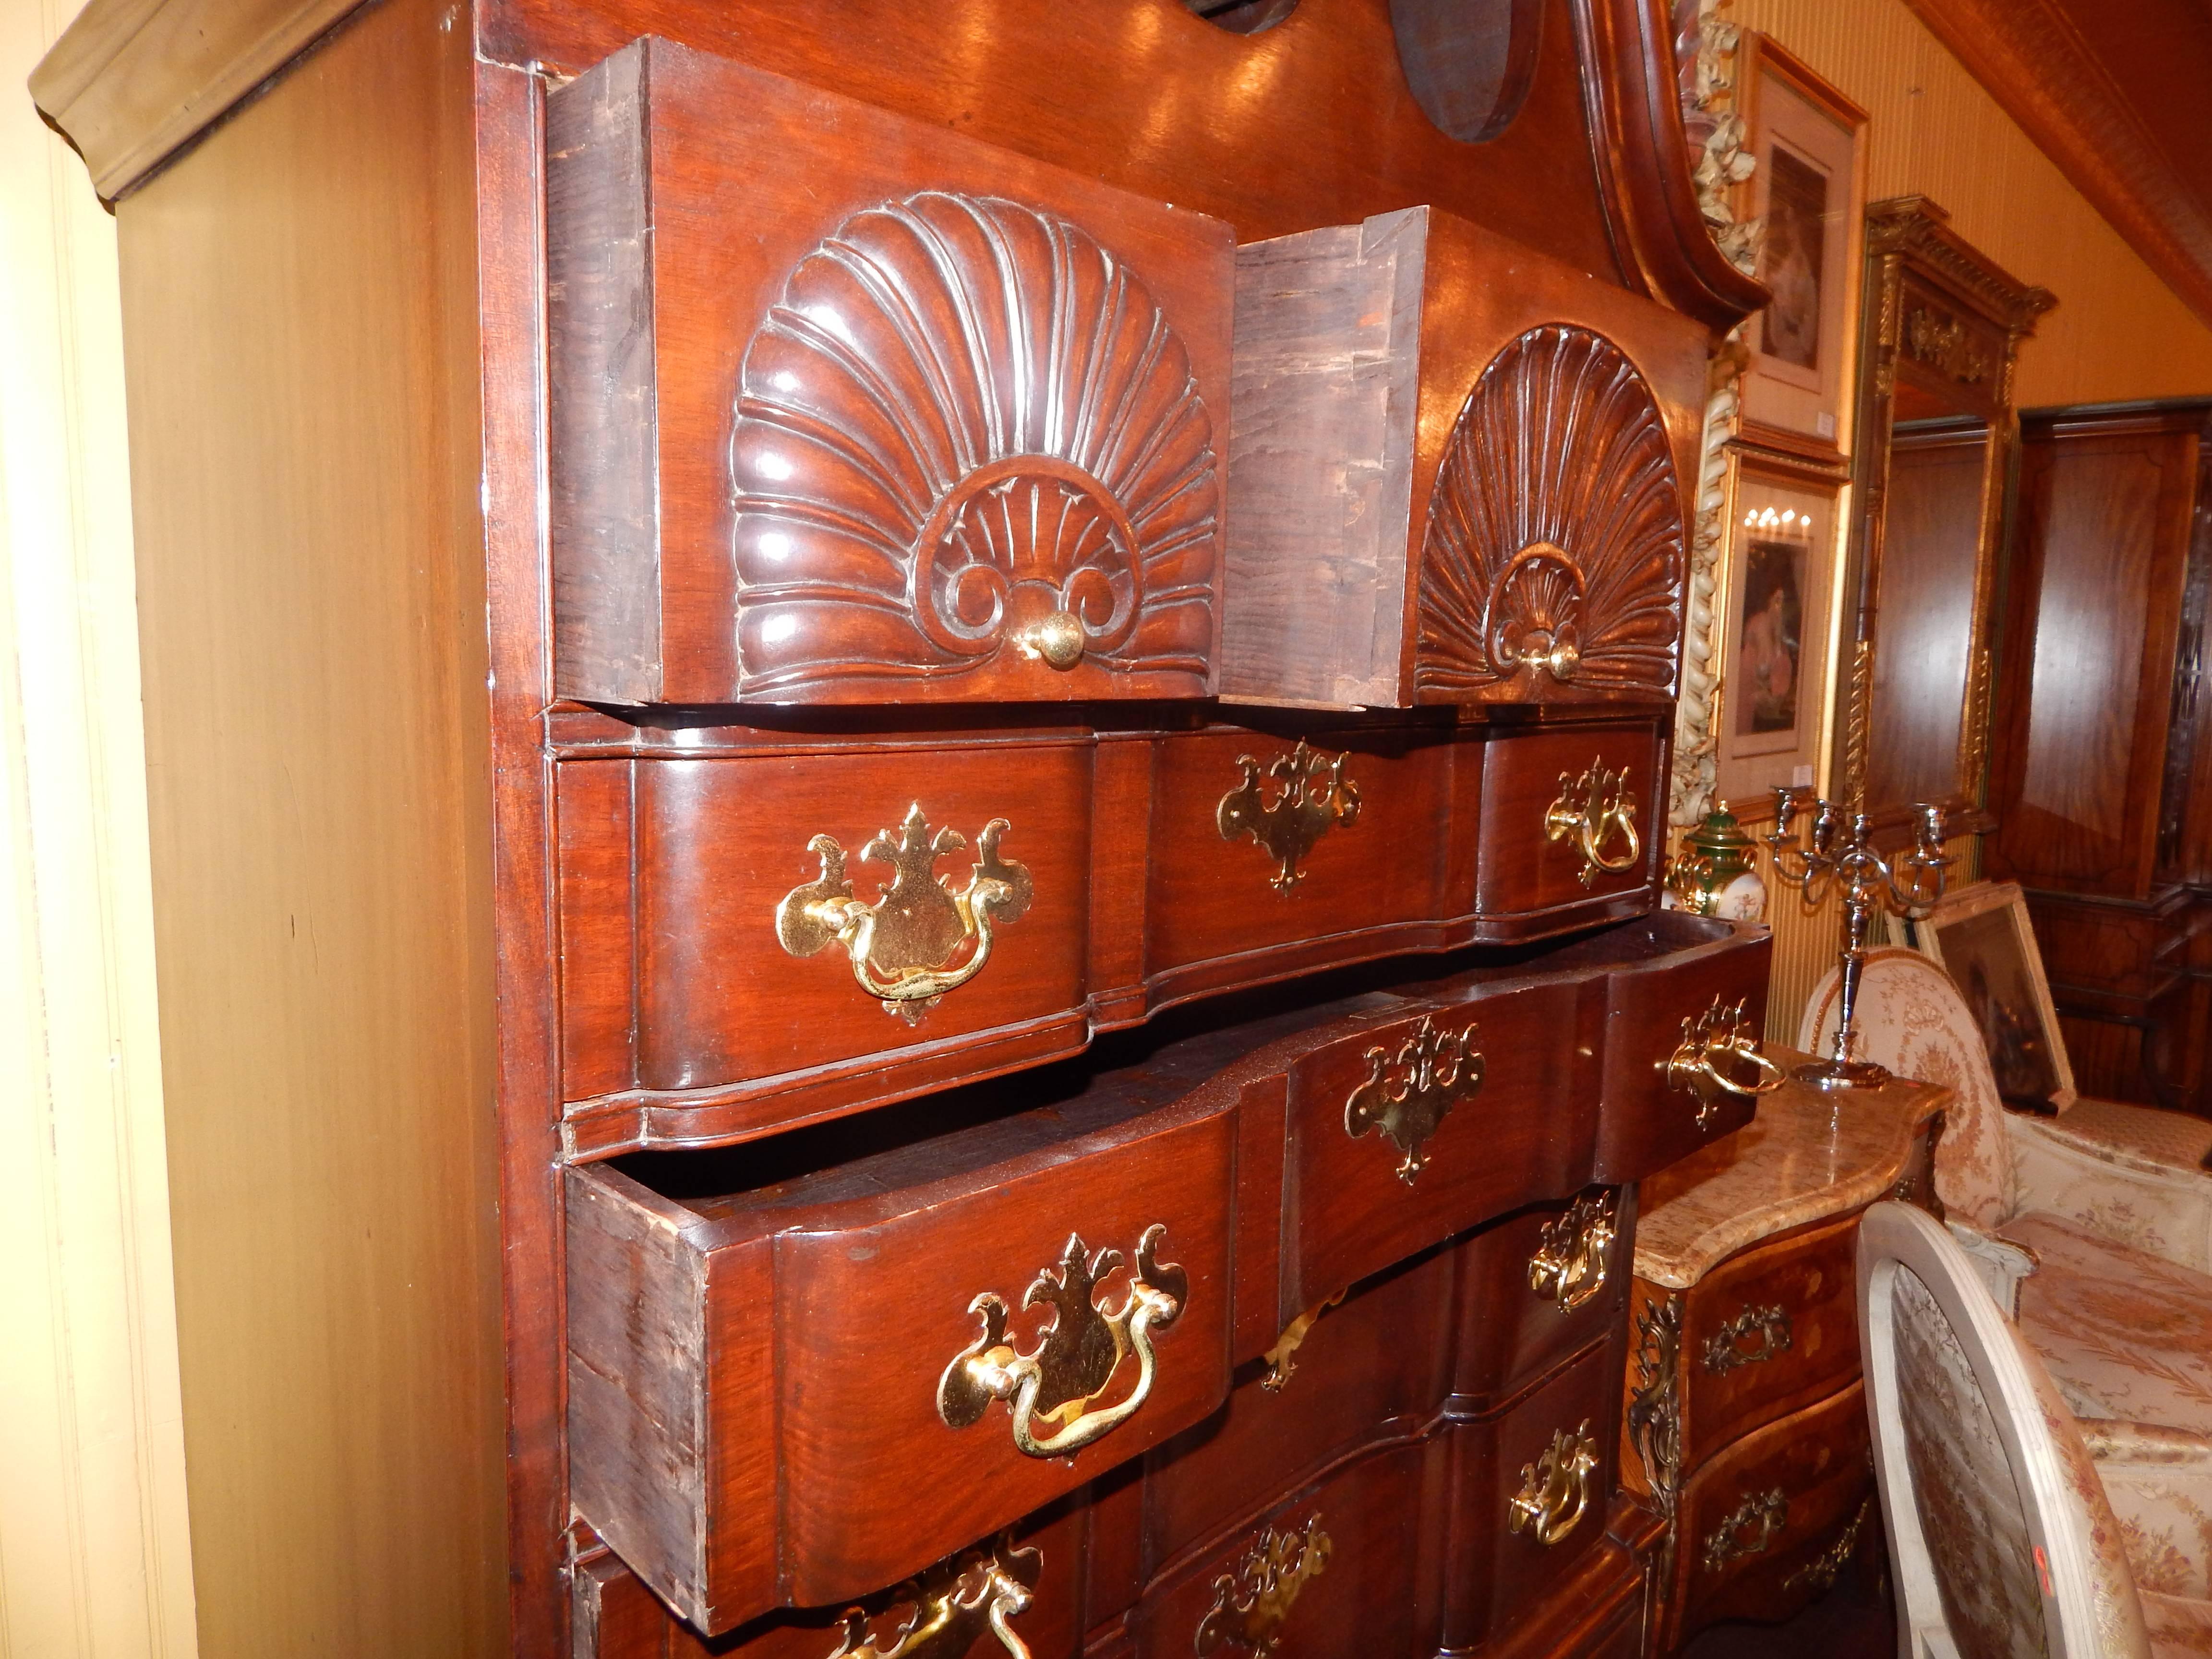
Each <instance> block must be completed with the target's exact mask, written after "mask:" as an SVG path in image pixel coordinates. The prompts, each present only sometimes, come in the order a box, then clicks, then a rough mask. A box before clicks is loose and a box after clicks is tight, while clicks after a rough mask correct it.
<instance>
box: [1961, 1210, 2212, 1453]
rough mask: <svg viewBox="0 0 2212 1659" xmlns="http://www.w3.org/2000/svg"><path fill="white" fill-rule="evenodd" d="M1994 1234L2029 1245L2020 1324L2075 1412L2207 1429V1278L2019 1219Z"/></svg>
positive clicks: (2210, 1366) (2069, 1225)
mask: <svg viewBox="0 0 2212 1659" xmlns="http://www.w3.org/2000/svg"><path fill="white" fill-rule="evenodd" d="M1998 1236H1999V1237H2002V1238H2005V1239H2008V1240H2009V1241H2011V1242H2012V1243H2015V1244H2021V1245H2024V1246H2026V1247H2027V1249H2030V1250H2032V1251H2033V1252H2034V1253H2035V1255H2036V1257H2037V1259H2038V1265H2037V1267H2036V1270H2035V1272H2034V1273H2032V1274H2031V1275H2029V1277H2028V1278H2027V1279H2026V1281H2024V1282H2023V1283H2022V1284H2021V1289H2020V1316H2019V1317H2020V1329H2021V1334H2022V1335H2023V1336H2025V1337H2026V1338H2027V1341H2028V1344H2029V1346H2031V1347H2033V1349H2034V1350H2035V1352H2037V1353H2038V1354H2039V1355H2041V1356H2042V1358H2043V1362H2044V1364H2046V1365H2047V1366H2049V1367H2050V1369H2051V1376H2052V1377H2053V1379H2054V1380H2055V1381H2056V1382H2057V1384H2058V1389H2059V1392H2060V1393H2061V1394H2062V1395H2064V1396H2065V1399H2066V1403H2067V1404H2068V1405H2069V1406H2070V1407H2073V1409H2074V1412H2075V1415H2077V1416H2082V1417H2110V1418H2118V1419H2124V1420H2126V1421H2129V1422H2133V1423H2148V1424H2159V1425H2164V1426H2166V1427H2168V1428H2175V1429H2186V1430H2189V1431H2192V1432H2194V1433H2197V1434H2203V1435H2212V1275H2207V1274H2204V1273H2192V1272H2191V1271H2190V1270H2189V1269H2188V1268H2186V1267H2176V1266H2175V1265H2174V1264H2173V1263H2172V1262H2170V1261H2162V1260H2160V1258H2158V1257H2157V1256H2154V1255H2148V1254H2147V1253H2146V1252H2144V1251H2142V1250H2137V1249H2130V1247H2128V1246H2127V1245H2124V1244H2116V1243H2112V1241H2111V1240H2109V1239H2106V1238H2100V1237H2098V1236H2097V1235H2095V1234H2093V1233H2091V1232H2089V1231H2087V1230H2086V1229H2084V1228H2082V1227H2081V1226H2078V1225H2075V1223H2073V1222H2071V1221H2069V1220H2067V1219H2065V1218H2062V1217H2058V1216H2053V1215H2044V1214H2032V1215H2026V1216H2022V1217H2021V1218H2020V1219H2019V1220H2017V1221H2014V1222H2011V1223H2009V1224H2008V1225H2005V1226H2004V1227H2002V1228H2001V1229H1999V1230H1998Z"/></svg>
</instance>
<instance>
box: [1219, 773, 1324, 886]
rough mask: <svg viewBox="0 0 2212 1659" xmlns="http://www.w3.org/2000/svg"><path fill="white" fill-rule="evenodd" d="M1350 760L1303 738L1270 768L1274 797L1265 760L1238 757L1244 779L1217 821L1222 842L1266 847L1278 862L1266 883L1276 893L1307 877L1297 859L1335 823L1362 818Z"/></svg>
mask: <svg viewBox="0 0 2212 1659" xmlns="http://www.w3.org/2000/svg"><path fill="white" fill-rule="evenodd" d="M1348 758H1349V757H1347V756H1344V755H1325V754H1323V753H1322V752H1321V751H1320V750H1317V749H1309V748H1308V747H1306V743H1305V739H1304V738H1299V739H1298V746H1297V748H1296V749H1293V750H1291V752H1290V753H1289V754H1287V755H1283V756H1279V757H1277V758H1276V760H1275V761H1274V763H1273V764H1272V765H1270V766H1269V767H1268V768H1267V776H1268V778H1269V779H1270V780H1271V781H1273V782H1275V783H1277V784H1279V785H1280V786H1281V792H1280V793H1279V794H1277V795H1276V797H1275V799H1273V800H1272V801H1270V800H1267V799H1266V798H1265V795H1264V793H1263V792H1262V791H1261V787H1260V763H1259V762H1258V761H1256V760H1255V759H1253V758H1252V757H1251V756H1249V755H1239V756H1238V757H1237V765H1238V766H1239V767H1241V768H1243V772H1244V779H1243V782H1241V783H1239V784H1238V785H1237V787H1235V788H1234V789H1231V791H1230V792H1229V793H1227V794H1225V795H1224V796H1223V797H1222V798H1221V805H1218V807H1216V808H1215V809H1214V812H1213V821H1214V823H1216V824H1217V825H1218V826H1219V828H1220V830H1221V839H1222V840H1224V841H1235V840H1236V839H1237V836H1251V837H1252V839H1253V840H1254V841H1255V842H1258V843H1259V844H1260V845H1261V847H1262V848H1265V849H1266V850H1267V853H1268V854H1269V855H1270V856H1271V857H1273V859H1274V860H1275V863H1276V865H1277V866H1278V868H1277V869H1276V872H1275V873H1274V874H1273V875H1272V876H1270V877H1268V878H1267V884H1268V885H1269V886H1270V887H1273V889H1274V890H1276V891H1277V892H1279V893H1287V892H1289V891H1290V890H1291V888H1293V887H1295V886H1297V884H1298V883H1299V882H1301V881H1303V880H1304V878H1305V874H1304V872H1303V871H1301V870H1300V869H1299V868H1298V860H1301V859H1303V858H1304V857H1305V855H1306V854H1309V853H1310V852H1312V851H1313V849H1314V843H1315V842H1318V841H1319V840H1320V839H1321V838H1322V836H1324V835H1326V834H1327V833H1328V829H1329V826H1330V825H1331V824H1341V825H1342V826H1343V827H1344V828H1346V829H1351V828H1352V825H1353V824H1355V823H1358V821H1359V786H1358V784H1356V783H1352V782H1350V781H1346V777H1345V775H1344V763H1345V762H1346V760H1347V759H1348Z"/></svg>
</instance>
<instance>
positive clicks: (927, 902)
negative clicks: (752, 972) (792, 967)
mask: <svg viewBox="0 0 2212 1659" xmlns="http://www.w3.org/2000/svg"><path fill="white" fill-rule="evenodd" d="M1011 827H1012V826H1011V825H1009V824H1008V823H1007V822H1006V819H1004V818H993V819H992V820H991V821H990V822H989V823H987V824H985V825H984V826H983V833H982V834H981V836H977V837H976V858H975V866H974V868H973V869H972V870H971V871H970V872H969V877H968V884H967V886H965V887H963V888H962V889H961V890H959V891H958V892H957V893H956V892H954V891H953V890H951V888H949V887H947V886H946V885H945V882H944V879H943V878H940V877H939V875H938V874H937V860H939V859H940V858H942V857H944V856H945V854H947V853H957V852H959V851H961V850H962V849H963V848H965V847H966V846H967V845H968V842H967V838H966V837H965V836H962V835H961V834H960V833H959V832H958V831H957V830H954V829H940V830H939V831H938V832H937V834H936V835H935V836H931V834H930V833H929V820H928V819H927V818H926V817H923V816H922V811H921V806H920V805H915V806H910V807H908V809H907V815H906V817H905V820H904V821H903V822H902V823H901V824H900V825H899V833H898V835H897V836H896V838H894V837H893V836H892V834H891V832H890V830H888V829H878V831H877V832H876V836H875V839H874V840H872V841H871V842H868V844H867V845H866V847H863V848H861V849H860V857H861V859H862V860H864V861H866V862H869V863H876V864H888V865H890V866H891V869H892V871H893V872H894V874H893V876H892V878H891V884H890V887H888V888H886V889H885V890H884V891H883V893H882V895H881V896H879V897H878V899H877V900H876V902H874V903H873V904H863V903H861V902H860V900H858V899H856V898H854V896H853V884H852V883H851V881H849V880H848V879H847V878H846V875H845V849H844V848H843V847H842V846H841V845H840V844H839V843H838V842H836V840H835V839H834V838H833V837H831V836H815V837H814V839H813V840H812V841H811V842H807V844H806V847H807V850H808V851H809V852H811V853H812V854H814V855H815V856H816V857H817V858H819V859H820V860H822V875H821V878H820V879H818V880H816V881H810V882H808V883H807V884H805V886H803V887H794V888H793V889H792V890H790V891H789V892H788V893H786V894H785V895H784V896H783V900H782V902H781V903H780V904H778V905H777V906H776V907H775V936H776V938H777V939H778V940H779V941H780V942H781V944H782V945H783V948H784V949H785V950H787V951H790V952H791V954H792V955H793V956H795V957H811V956H812V955H813V954H814V953H815V952H816V951H821V950H823V949H825V948H827V947H828V946H829V945H832V944H837V945H843V946H844V947H845V953H846V955H847V956H848V957H850V958H851V959H852V963H853V977H854V979H855V980H857V981H860V988H861V989H863V990H865V991H866V992H867V993H868V994H870V995H871V996H874V997H879V998H881V999H882V1000H883V1005H884V1012H885V1013H887V1014H897V1015H898V1016H900V1017H901V1018H903V1019H904V1020H906V1021H907V1023H908V1024H915V1022H917V1021H919V1020H920V1019H921V1017H922V1015H923V1013H925V1012H927V1010H928V1009H929V1008H930V1007H931V1006H933V1005H934V1004H935V1003H936V1001H937V1000H938V998H939V997H941V996H943V995H944V994H945V993H946V992H947V991H951V990H953V989H956V988H957V987H960V986H963V985H965V984H966V983H967V982H968V981H969V980H971V979H973V978H975V975H978V974H980V973H981V972H982V971H983V964H984V963H986V962H987V961H989V960H990V957H991V933H992V929H993V928H994V927H996V926H1000V925H1002V924H1004V923H1006V922H1010V921H1019V920H1020V919H1021V916H1022V913H1023V912H1024V911H1025V910H1027V909H1028V908H1030V872H1029V867H1028V866H1026V865H1023V864H1020V863H1018V862H1016V861H1015V860H1012V859H1001V858H1000V856H999V838H1000V836H1004V835H1005V834H1006V831H1007V830H1008V829H1010V828H1011Z"/></svg>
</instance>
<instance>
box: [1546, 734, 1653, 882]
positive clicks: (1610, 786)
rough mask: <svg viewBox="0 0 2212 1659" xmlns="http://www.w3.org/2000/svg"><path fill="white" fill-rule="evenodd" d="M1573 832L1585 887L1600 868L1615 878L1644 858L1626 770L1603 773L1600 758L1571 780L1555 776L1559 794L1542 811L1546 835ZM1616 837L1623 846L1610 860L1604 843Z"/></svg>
mask: <svg viewBox="0 0 2212 1659" xmlns="http://www.w3.org/2000/svg"><path fill="white" fill-rule="evenodd" d="M1570 836H1572V837H1573V839H1574V843H1575V849H1576V850H1577V852H1579V853H1580V854H1582V855H1583V867H1582V870H1581V872H1580V873H1579V875H1578V877H1577V879H1579V880H1580V881H1581V883H1582V884H1583V886H1585V887H1588V886H1589V884H1591V883H1593V882H1595V880H1596V879H1597V878H1598V874H1599V872H1601V871H1602V872H1604V873H1605V874H1607V875H1609V876H1617V875H1620V874H1621V873H1622V872H1625V871H1628V870H1633V869H1634V868H1635V867H1636V866H1637V864H1638V861H1639V860H1641V859H1642V858H1643V857H1644V838H1643V837H1642V836H1638V834H1637V833H1636V803H1635V802H1634V801H1632V800H1631V799H1629V798H1628V768H1626V767H1625V766H1624V767H1622V768H1621V769H1620V770H1619V771H1618V772H1612V771H1607V769H1606V764H1605V763H1604V762H1603V761H1602V760H1593V761H1592V762H1591V763H1589V769H1588V770H1586V771H1585V772H1584V773H1583V775H1582V776H1580V777H1578V778H1575V779H1572V780H1570V779H1569V778H1568V776H1567V775H1566V774H1565V772H1562V773H1560V774H1559V799H1556V800H1554V801H1553V803H1552V804H1551V805H1550V806H1549V807H1548V808H1547V810H1546V811H1545V813H1544V839H1545V840H1546V841H1565V840H1566V839H1568V837H1570ZM1613 841H1619V842H1623V843H1624V845H1623V847H1622V848H1621V850H1620V852H1619V853H1617V854H1613V856H1612V857H1610V858H1608V857H1607V855H1606V851H1605V848H1606V844H1607V842H1613Z"/></svg>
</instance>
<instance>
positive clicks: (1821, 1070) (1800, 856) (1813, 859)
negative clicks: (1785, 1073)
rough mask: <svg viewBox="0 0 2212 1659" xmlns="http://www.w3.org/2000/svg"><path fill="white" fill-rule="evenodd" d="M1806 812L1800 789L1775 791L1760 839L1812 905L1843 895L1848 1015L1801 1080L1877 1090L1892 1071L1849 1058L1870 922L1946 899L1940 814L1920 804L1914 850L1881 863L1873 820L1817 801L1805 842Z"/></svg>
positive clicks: (1778, 869) (1918, 912)
mask: <svg viewBox="0 0 2212 1659" xmlns="http://www.w3.org/2000/svg"><path fill="white" fill-rule="evenodd" d="M1810 793H1811V792H1810V791H1807V792H1806V794H1807V795H1808V796H1809V795H1810ZM1803 805H1804V799H1803V798H1801V796H1800V795H1799V793H1798V792H1797V791H1796V790H1795V789H1777V790H1776V791H1775V792H1774V829H1773V831H1772V833H1771V834H1769V835H1766V836H1762V837H1760V839H1762V840H1763V841H1765V843H1766V845H1767V849H1768V850H1769V851H1770V852H1771V853H1772V854H1774V873H1775V875H1776V876H1777V877H1778V878H1780V879H1782V880H1784V881H1786V882H1788V883H1789V884H1790V885H1791V886H1793V887H1795V888H1796V889H1797V890H1798V891H1800V892H1802V894H1804V895H1805V896H1806V898H1807V899H1808V901H1810V902H1814V903H1817V902H1819V901H1820V898H1821V897H1822V896H1824V895H1825V894H1826V892H1827V891H1828V890H1829V889H1830V888H1831V887H1840V888H1841V889H1842V890H1843V895H1844V949H1843V957H1842V962H1843V1016H1842V1020H1841V1023H1840V1024H1838V1025H1837V1027H1836V1052H1835V1054H1833V1055H1832V1057H1830V1058H1829V1059H1826V1060H1815V1061H1814V1062H1812V1063H1811V1064H1809V1065H1805V1066H1799V1067H1798V1068H1797V1079H1798V1081H1800V1082H1801V1083H1809V1084H1812V1085H1814V1087H1815V1088H1820V1089H1879V1088H1880V1087H1881V1085H1883V1084H1885V1083H1887V1082H1888V1081H1889V1071H1888V1068H1887V1067H1886V1066H1877V1065H1875V1063H1874V1062H1873V1061H1872V1060H1860V1059H1858V1058H1857V1055H1856V1054H1854V1053H1853V1052H1852V1051H1853V1049H1854V1048H1856V1047H1857V1042H1858V1028H1857V1021H1856V1016H1857V1007H1858V999H1859V971H1860V969H1862V968H1863V967H1864V966H1865V963H1866V936H1867V923H1868V921H1869V920H1870V919H1871V918H1872V917H1873V915H1874V912H1875V906H1876V905H1881V906H1883V907H1885V908H1888V909H1892V910H1894V911H1896V912H1897V914H1898V915H1901V916H1905V917H1909V918H1914V919H1917V918H1918V917H1921V916H1924V915H1927V914H1928V911H1929V908H1930V907H1931V906H1932V905H1934V904H1935V903H1936V901H1937V900H1938V899H1940V898H1942V896H1943V889H1944V885H1945V882H1946V879H1947V877H1946V872H1948V870H1949V868H1950V866H1951V859H1950V855H1949V854H1947V853H1945V852H1944V850H1943V809H1942V807H1940V806H1929V805H1925V804H1924V803H1923V804H1922V805H1916V806H1915V807H1914V808H1913V809H1912V811H1913V812H1914V813H1915V814H1916V816H1917V822H1916V823H1914V825H1913V845H1912V850H1911V852H1909V853H1904V854H1896V855H1893V858H1891V859H1884V858H1883V857H1882V855H1881V854H1880V853H1879V852H1877V851H1875V845H1874V836H1873V834H1872V829H1873V820H1872V819H1871V818H1869V817H1868V816H1867V815H1866V814H1865V813H1864V812H1858V811H1852V812H1846V811H1844V809H1843V808H1842V807H1840V806H1838V805H1836V804H1835V803H1834V802H1833V801H1828V800H1815V801H1814V802H1813V808H1814V811H1813V815H1812V819H1811V822H1810V823H1808V825H1807V826H1806V832H1805V833H1804V834H1802V835H1801V834H1800V833H1799V829H1798V823H1797V817H1798V813H1799V811H1801V809H1802V806H1803Z"/></svg>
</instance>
